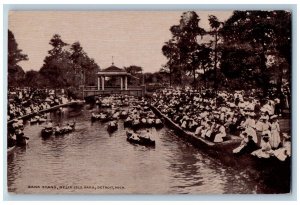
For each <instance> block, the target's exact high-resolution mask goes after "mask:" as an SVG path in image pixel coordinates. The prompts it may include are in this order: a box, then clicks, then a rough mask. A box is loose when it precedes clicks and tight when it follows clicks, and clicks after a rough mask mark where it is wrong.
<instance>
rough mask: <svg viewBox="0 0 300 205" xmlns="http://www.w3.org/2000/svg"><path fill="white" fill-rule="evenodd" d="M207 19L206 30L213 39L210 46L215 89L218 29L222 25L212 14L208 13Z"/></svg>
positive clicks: (216, 84) (218, 51)
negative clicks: (207, 29)
mask: <svg viewBox="0 0 300 205" xmlns="http://www.w3.org/2000/svg"><path fill="white" fill-rule="evenodd" d="M208 21H209V25H210V29H211V30H210V31H209V32H208V33H209V34H210V35H211V36H213V39H214V40H212V41H211V47H212V50H213V53H214V55H213V59H214V61H213V62H214V88H215V89H216V88H217V86H218V83H219V82H218V80H219V79H218V78H217V76H218V75H217V74H218V73H217V72H218V63H219V60H218V59H219V54H220V49H219V46H218V44H219V42H220V40H221V36H220V34H219V33H220V30H221V28H222V26H223V25H224V23H223V22H220V21H219V20H218V18H217V17H216V16H214V15H209V17H208Z"/></svg>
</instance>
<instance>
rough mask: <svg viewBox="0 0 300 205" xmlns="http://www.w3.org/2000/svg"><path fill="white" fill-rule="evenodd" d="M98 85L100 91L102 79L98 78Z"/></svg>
mask: <svg viewBox="0 0 300 205" xmlns="http://www.w3.org/2000/svg"><path fill="white" fill-rule="evenodd" d="M97 85H98V90H100V77H99V76H98V83H97Z"/></svg>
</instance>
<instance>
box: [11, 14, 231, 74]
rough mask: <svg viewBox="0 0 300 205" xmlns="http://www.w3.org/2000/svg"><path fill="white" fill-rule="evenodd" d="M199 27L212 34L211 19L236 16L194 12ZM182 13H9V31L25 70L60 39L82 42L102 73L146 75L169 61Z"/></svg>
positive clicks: (37, 63) (37, 66)
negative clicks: (116, 70) (168, 47)
mask: <svg viewBox="0 0 300 205" xmlns="http://www.w3.org/2000/svg"><path fill="white" fill-rule="evenodd" d="M196 12H197V14H198V15H199V17H200V19H201V20H200V23H199V26H201V27H203V28H205V29H208V28H209V24H208V20H207V19H208V15H215V16H217V17H218V19H219V20H221V21H224V20H226V19H228V18H229V17H230V16H231V15H232V11H196ZM182 13H183V11H99V12H89V11H87V12H74V11H60V12H58V11H57V12H55V11H11V12H10V13H9V26H8V27H9V29H10V30H11V31H12V32H13V33H14V35H15V39H16V41H17V43H18V45H19V49H22V50H23V53H25V54H27V55H28V58H29V60H28V61H22V62H20V63H19V65H20V66H21V67H22V68H23V69H24V70H25V71H28V70H39V69H40V68H41V66H42V65H43V60H44V58H45V56H46V55H47V54H48V53H47V52H48V50H50V49H51V46H50V45H49V41H50V39H51V38H52V36H53V35H54V34H59V35H60V36H61V38H62V40H63V41H64V42H66V43H68V44H72V43H74V42H76V41H79V42H80V44H81V46H82V47H83V49H84V51H85V52H86V53H87V54H88V56H89V57H90V58H93V59H94V60H95V61H96V63H97V64H98V65H99V66H100V68H101V69H103V68H107V67H109V66H110V65H111V63H112V56H114V64H115V65H116V66H117V67H120V68H123V67H124V66H130V65H137V66H141V67H142V68H143V70H144V72H156V71H158V70H159V69H160V68H161V66H162V65H163V64H165V63H166V62H167V59H166V58H165V56H163V54H162V52H161V48H162V46H163V44H164V42H166V41H168V40H169V39H170V38H171V33H170V31H169V29H170V27H171V26H172V25H178V24H179V19H180V16H181V15H182Z"/></svg>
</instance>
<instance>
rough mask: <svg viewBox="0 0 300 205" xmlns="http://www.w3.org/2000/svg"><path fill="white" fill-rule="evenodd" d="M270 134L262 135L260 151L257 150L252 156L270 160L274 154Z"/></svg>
mask: <svg viewBox="0 0 300 205" xmlns="http://www.w3.org/2000/svg"><path fill="white" fill-rule="evenodd" d="M269 138H270V134H269V133H268V132H264V133H263V134H262V140H261V144H260V147H261V148H260V149H258V150H255V151H254V152H252V153H251V155H253V156H256V157H258V158H270V156H271V155H272V154H273V153H272V148H271V145H270V143H269Z"/></svg>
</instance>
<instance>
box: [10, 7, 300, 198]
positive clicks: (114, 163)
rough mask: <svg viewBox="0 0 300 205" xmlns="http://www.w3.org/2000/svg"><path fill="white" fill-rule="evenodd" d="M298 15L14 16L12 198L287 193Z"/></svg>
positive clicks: (254, 12)
mask: <svg viewBox="0 0 300 205" xmlns="http://www.w3.org/2000/svg"><path fill="white" fill-rule="evenodd" d="M291 16H292V11H288V10H234V9H233V10H224V11H222V10H216V11H214V10H199V9H196V10H182V11H178V10H177V11H175V10H174V11H9V16H8V30H7V31H5V32H7V42H8V45H7V48H8V49H7V55H8V56H7V58H8V59H7V68H6V69H7V82H8V89H7V114H6V116H7V145H6V148H7V149H6V150H7V190H8V192H9V194H99V195H101V194H102V195H103V194H160V195H161V194H164V195H165V194H170V195H174V194H193V195H195V194H197V195H204V194H287V193H291V181H292V180H293V179H292V174H291V170H292V160H291V159H292V156H293V151H292V150H291V147H292V143H293V138H294V137H295V136H292V131H291V124H292V118H291V84H292V83H291V75H292V46H291V45H292V44H291V42H292V18H291Z"/></svg>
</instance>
